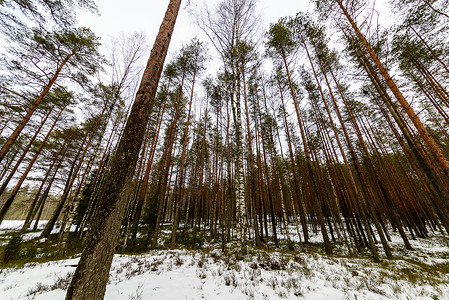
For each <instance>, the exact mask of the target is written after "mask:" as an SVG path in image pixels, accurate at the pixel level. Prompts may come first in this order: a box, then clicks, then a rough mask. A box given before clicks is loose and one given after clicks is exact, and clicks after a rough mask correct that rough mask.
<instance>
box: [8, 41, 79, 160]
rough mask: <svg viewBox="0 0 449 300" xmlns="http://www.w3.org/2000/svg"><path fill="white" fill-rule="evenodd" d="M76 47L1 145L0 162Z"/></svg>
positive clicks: (73, 52) (73, 53)
mask: <svg viewBox="0 0 449 300" xmlns="http://www.w3.org/2000/svg"><path fill="white" fill-rule="evenodd" d="M77 50H78V49H74V50H73V51H72V53H70V54H69V55H67V57H66V58H65V59H64V60H63V61H62V62H61V63H60V65H59V66H58V68H57V69H56V72H55V73H54V74H53V76H52V77H51V79H50V81H49V82H48V83H47V85H46V86H45V87H44V89H43V90H42V92H41V93H40V94H39V96H38V97H37V99H36V101H34V102H33V103H32V104H31V106H30V108H29V109H28V111H27V113H26V114H25V116H23V117H22V120H21V121H20V122H19V125H17V127H16V129H15V130H14V132H13V133H12V134H11V135H10V137H9V138H8V140H7V141H6V143H5V144H4V145H3V147H2V149H0V162H1V161H2V160H3V158H4V157H5V155H6V153H8V151H9V149H10V148H11V146H12V144H13V143H14V142H15V140H16V139H17V137H18V136H19V134H20V133H21V132H22V129H23V128H24V127H25V125H26V124H27V123H28V121H29V120H30V118H31V116H32V115H33V113H34V111H35V110H36V109H37V107H38V106H39V104H41V102H42V100H43V99H44V97H45V96H46V95H47V93H48V92H49V91H50V89H51V87H52V86H53V84H54V83H55V81H56V79H57V78H58V76H59V73H61V70H62V68H63V67H64V66H65V64H66V63H67V62H68V61H69V60H70V58H71V57H72V56H73V55H75V52H76V51H77Z"/></svg>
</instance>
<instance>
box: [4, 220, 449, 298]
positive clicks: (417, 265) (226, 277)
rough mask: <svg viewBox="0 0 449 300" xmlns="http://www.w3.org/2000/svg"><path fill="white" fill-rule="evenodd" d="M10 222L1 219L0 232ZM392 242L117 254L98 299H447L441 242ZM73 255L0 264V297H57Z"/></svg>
mask: <svg viewBox="0 0 449 300" xmlns="http://www.w3.org/2000/svg"><path fill="white" fill-rule="evenodd" d="M18 226H20V223H19V224H17V222H16V223H15V222H12V221H7V222H4V223H3V224H2V226H1V227H0V234H1V233H4V232H5V231H6V230H12V229H14V228H17V227H18ZM392 239H393V241H392V247H393V249H394V254H395V257H397V258H396V259H394V260H391V261H387V260H383V261H382V262H381V263H380V264H376V263H374V262H372V260H370V259H368V258H360V257H359V258H357V257H344V256H341V255H340V256H327V255H325V254H319V253H317V251H311V250H304V251H296V252H294V251H292V252H286V251H282V252H279V251H262V250H254V249H250V251H249V255H247V256H246V257H245V258H244V259H243V260H238V259H237V258H236V255H235V253H232V251H229V252H227V253H222V252H221V250H217V249H212V248H206V249H202V250H197V251H193V250H154V251H149V252H148V253H146V254H144V255H119V254H117V255H115V256H114V260H113V264H112V268H111V272H110V280H109V284H108V286H107V290H106V297H105V299H114V300H115V299H163V300H165V299H189V300H190V299H213V300H215V299H217V300H219V299H223V300H232V299H239V300H240V299H449V275H448V274H447V272H442V271H441V270H442V269H443V268H442V266H445V265H447V266H449V248H448V246H447V245H445V244H444V241H443V239H441V238H440V237H434V238H431V239H426V240H416V241H412V244H413V246H414V247H415V248H416V250H414V251H406V250H404V249H403V247H401V245H400V240H399V239H398V238H397V237H396V236H394V235H393V236H392ZM399 257H400V258H401V259H399ZM78 260H79V258H77V257H75V258H72V259H65V260H58V261H52V262H48V263H41V264H36V263H29V264H26V265H25V266H24V267H22V268H10V269H1V270H0V299H1V300H9V299H42V300H44V299H45V300H48V299H50V300H51V299H64V296H65V291H64V289H65V288H66V287H67V285H68V283H69V282H70V277H71V275H72V274H73V272H74V270H75V268H76V264H77V262H78ZM432 266H435V268H433V267H432ZM447 269H449V267H448V268H446V270H447Z"/></svg>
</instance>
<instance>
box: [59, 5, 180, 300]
mask: <svg viewBox="0 0 449 300" xmlns="http://www.w3.org/2000/svg"><path fill="white" fill-rule="evenodd" d="M180 6H181V0H171V1H170V3H169V5H168V8H167V12H166V13H165V17H164V20H163V22H162V25H161V27H160V29H159V33H158V35H157V37H156V41H155V43H154V46H153V49H152V51H151V55H150V59H149V60H148V64H147V67H146V69H145V71H144V74H143V78H142V82H141V84H140V87H139V90H138V92H137V95H136V99H135V101H134V104H133V107H132V109H131V113H130V115H129V118H128V121H127V124H126V126H125V130H124V132H123V136H122V138H121V140H120V142H119V145H118V148H117V152H116V155H115V157H114V158H113V161H112V163H111V169H110V173H109V175H108V178H107V179H106V182H105V186H104V189H103V193H102V195H101V198H100V200H99V203H98V208H97V211H96V214H95V216H94V219H93V221H92V225H91V230H90V231H89V233H88V235H87V237H86V240H85V245H84V250H83V253H82V255H81V259H80V262H79V264H78V267H77V268H76V271H75V274H74V276H73V279H72V282H71V283H70V286H69V288H68V290H67V295H66V299H67V300H69V299H79V300H81V299H92V300H94V299H103V297H104V294H105V291H106V284H107V282H108V275H109V270H110V267H111V263H112V258H113V256H114V251H115V247H116V244H117V241H118V238H119V233H120V225H121V220H122V217H123V210H124V209H125V207H126V205H127V203H126V198H124V197H120V194H123V193H124V190H125V189H124V187H125V183H126V181H127V180H130V179H131V176H132V174H133V172H134V168H135V165H136V162H137V157H138V154H139V150H140V147H141V145H142V141H143V136H144V130H145V128H144V127H143V126H142V124H147V122H148V117H149V115H150V110H151V106H152V105H153V103H154V97H155V95H156V90H157V86H158V83H159V79H160V76H161V73H162V68H163V65H164V61H165V56H166V55H167V50H168V46H169V44H170V39H171V36H172V33H173V29H174V26H175V22H176V18H177V16H178V11H179V8H180Z"/></svg>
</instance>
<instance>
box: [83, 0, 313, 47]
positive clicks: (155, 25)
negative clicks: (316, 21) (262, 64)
mask: <svg viewBox="0 0 449 300" xmlns="http://www.w3.org/2000/svg"><path fill="white" fill-rule="evenodd" d="M205 1H207V0H191V1H190V8H195V7H196V6H201V5H204V2H205ZM95 2H96V3H97V6H98V9H99V11H100V14H101V15H100V16H97V15H94V14H91V13H85V12H79V13H78V25H79V26H85V27H90V28H91V29H92V30H93V31H94V32H95V33H96V34H97V35H99V36H100V37H102V41H103V42H106V41H107V40H108V38H109V37H117V36H119V35H120V34H121V33H123V34H125V35H128V34H132V33H134V32H143V33H145V35H146V37H147V41H148V43H149V44H150V45H152V44H153V42H154V39H155V38H156V35H157V32H158V30H159V27H160V24H161V22H162V19H163V16H164V14H165V11H166V9H167V6H168V3H169V0H153V1H149V0H127V1H123V0H95ZM217 2H218V0H209V1H207V5H208V6H209V7H210V8H211V10H212V11H213V10H214V7H215V4H216V3H217ZM187 3H188V1H186V0H184V1H183V2H182V4H181V10H180V12H179V15H178V19H177V22H176V27H175V31H174V34H173V38H172V41H171V44H170V49H169V53H173V52H175V51H177V50H179V49H180V48H181V46H182V45H183V44H188V43H189V42H190V40H191V39H192V38H193V37H195V36H197V37H198V38H199V39H200V40H204V41H206V40H207V37H206V36H205V35H204V34H203V33H202V32H201V30H200V29H199V28H198V26H197V25H196V24H195V23H194V20H193V17H191V16H190V15H189V12H188V10H189V8H188V7H187ZM312 7H313V6H312V4H311V3H310V2H309V1H308V0H302V1H301V0H259V1H257V7H256V11H257V13H258V14H259V15H260V17H261V27H262V28H261V29H262V31H263V32H265V31H266V30H267V29H268V27H269V25H270V23H274V22H276V21H277V20H278V19H279V18H281V17H284V16H290V15H295V14H296V13H297V12H299V11H305V10H307V9H312Z"/></svg>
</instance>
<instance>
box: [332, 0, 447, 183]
mask: <svg viewBox="0 0 449 300" xmlns="http://www.w3.org/2000/svg"><path fill="white" fill-rule="evenodd" d="M336 1H337V3H338V5H339V6H340V8H341V10H342V11H343V13H344V15H345V16H346V18H347V19H348V21H349V23H350V24H351V26H352V28H353V29H354V31H355V33H356V35H357V37H358V38H359V40H360V42H361V43H362V44H363V46H364V47H365V48H366V51H367V52H368V54H369V55H370V57H371V59H372V60H373V62H374V63H375V64H376V66H377V68H378V69H379V72H380V74H381V75H382V76H383V77H384V79H385V81H386V83H387V85H388V86H389V88H390V90H391V92H392V93H393V95H394V96H395V97H396V99H397V100H398V101H399V103H400V104H401V106H402V108H403V109H404V111H405V113H406V114H407V115H408V117H409V118H410V120H411V121H412V123H413V125H415V128H416V129H417V130H418V132H419V134H420V135H421V137H422V139H423V140H424V142H425V143H426V145H427V147H428V148H429V150H430V152H431V153H432V155H433V156H434V157H435V160H436V161H437V162H438V164H439V165H440V167H441V169H442V170H443V172H444V174H446V176H449V162H448V161H447V159H446V157H445V156H444V154H443V152H442V151H441V149H440V147H438V145H437V143H436V142H435V140H434V139H433V138H432V137H431V136H430V133H429V132H428V131H427V129H426V128H425V127H424V124H423V123H422V122H421V120H420V119H419V117H418V116H417V115H416V113H415V111H414V110H413V108H412V107H411V106H410V104H409V103H408V102H407V100H406V99H405V97H404V95H402V93H401V91H400V90H399V88H398V86H397V85H396V83H395V82H394V80H393V78H392V77H391V76H390V74H389V73H388V71H387V69H386V68H385V66H384V65H383V64H382V62H381V61H380V59H379V57H378V56H377V54H376V53H375V52H374V50H373V48H371V46H370V44H369V42H368V41H367V40H366V38H365V36H364V35H363V34H362V32H361V31H360V29H359V28H358V26H357V24H356V23H355V21H354V20H353V19H352V18H351V16H350V15H349V13H348V11H347V10H346V8H345V7H344V5H343V3H342V1H341V0H336Z"/></svg>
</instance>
